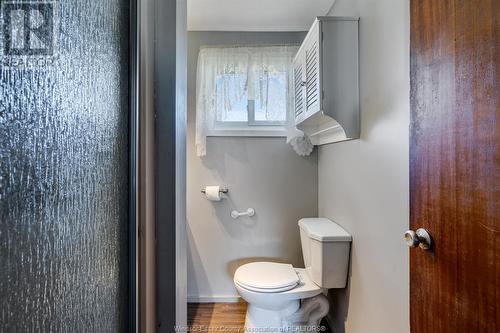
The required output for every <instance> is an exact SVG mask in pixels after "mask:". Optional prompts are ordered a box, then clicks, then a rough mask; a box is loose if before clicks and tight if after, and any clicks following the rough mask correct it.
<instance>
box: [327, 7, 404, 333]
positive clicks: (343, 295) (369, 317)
mask: <svg viewBox="0 0 500 333" xmlns="http://www.w3.org/2000/svg"><path fill="white" fill-rule="evenodd" d="M330 15H334V16H360V33H359V35H360V85H361V139H360V140H354V141H350V142H344V143H337V144H331V145H325V146H322V147H320V149H319V157H318V159H319V162H318V163H319V214H320V216H325V217H328V218H330V219H332V220H335V221H337V222H338V223H340V224H341V225H343V226H344V227H345V228H346V229H347V230H348V231H349V232H350V233H351V234H352V235H353V238H354V241H353V245H352V262H351V270H352V272H351V277H350V281H349V289H347V290H331V291H330V294H331V296H332V297H331V299H332V307H331V313H330V319H331V321H332V322H333V323H334V324H335V325H334V326H335V327H334V332H344V331H345V332H349V333H365V332H375V333H382V332H384V333H404V332H409V308H408V302H409V300H408V293H409V290H408V249H407V248H406V245H405V244H404V242H403V240H402V235H403V233H404V231H405V230H406V228H408V216H409V208H408V206H409V204H408V193H409V188H408V187H409V185H408V179H409V175H408V170H409V166H408V135H409V132H408V126H409V90H410V80H409V72H410V66H409V54H410V53H409V42H410V34H409V1H400V0H378V1H373V0H356V1H352V0H337V3H336V4H335V6H334V7H333V10H332V12H331V13H330ZM344 321H345V324H344Z"/></svg>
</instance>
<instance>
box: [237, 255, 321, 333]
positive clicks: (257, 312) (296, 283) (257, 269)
mask: <svg viewBox="0 0 500 333" xmlns="http://www.w3.org/2000/svg"><path fill="white" fill-rule="evenodd" d="M287 270H288V272H286V271H287ZM255 277H261V278H266V279H259V280H258V281H256V280H255ZM234 284H235V286H236V290H237V291H238V293H239V294H240V295H241V297H242V298H243V299H244V300H245V301H246V302H247V303H248V309H247V314H246V319H245V328H246V329H247V330H248V331H251V330H250V329H254V328H266V329H269V330H270V332H273V331H272V329H275V330H276V331H278V330H279V329H283V328H284V326H286V323H287V322H290V323H292V322H293V323H294V325H305V324H307V321H308V319H309V318H297V316H295V317H294V316H293V315H294V314H296V313H297V311H298V310H299V308H300V301H301V300H303V299H307V298H311V297H314V296H316V295H320V294H322V292H324V291H325V290H326V289H323V288H321V287H319V286H318V285H316V284H315V283H314V282H313V281H312V280H311V278H310V277H309V275H308V274H307V273H306V270H305V269H304V268H293V267H292V265H288V264H278V263H271V262H256V263H250V264H246V265H243V266H241V267H239V268H238V270H236V273H235V274H234ZM327 311H328V303H326V312H327ZM326 312H325V314H326ZM316 325H319V323H317V324H316Z"/></svg>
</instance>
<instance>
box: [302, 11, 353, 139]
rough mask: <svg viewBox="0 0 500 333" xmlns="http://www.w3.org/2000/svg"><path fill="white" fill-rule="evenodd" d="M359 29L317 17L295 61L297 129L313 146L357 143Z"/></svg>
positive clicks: (345, 22) (348, 22)
mask: <svg viewBox="0 0 500 333" xmlns="http://www.w3.org/2000/svg"><path fill="white" fill-rule="evenodd" d="M358 23H359V19H358V18H351V17H318V18H317V19H316V20H315V21H314V23H313V25H312V27H311V29H310V30H309V32H308V34H307V36H306V38H305V39H304V41H303V43H302V45H301V47H300V49H299V51H298V52H297V55H296V56H295V58H294V64H293V65H294V67H293V68H294V73H293V74H294V96H295V97H294V110H295V125H296V127H297V128H298V129H300V130H302V131H304V133H306V134H307V135H308V136H309V137H310V138H311V141H312V143H313V144H315V145H321V144H326V143H332V142H339V141H345V140H352V139H357V138H359V135H360V133H359V132H360V119H359V60H358V52H359V51H358Z"/></svg>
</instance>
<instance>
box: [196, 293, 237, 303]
mask: <svg viewBox="0 0 500 333" xmlns="http://www.w3.org/2000/svg"><path fill="white" fill-rule="evenodd" d="M187 301H188V303H238V302H240V301H241V297H240V296H239V295H214V296H194V295H191V296H190V295H188V297H187Z"/></svg>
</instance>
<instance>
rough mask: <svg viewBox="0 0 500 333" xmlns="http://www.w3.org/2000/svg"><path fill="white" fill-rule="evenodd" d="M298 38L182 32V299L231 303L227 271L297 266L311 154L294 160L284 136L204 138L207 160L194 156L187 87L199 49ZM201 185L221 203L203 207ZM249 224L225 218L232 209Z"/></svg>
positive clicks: (311, 191) (312, 181) (312, 195)
mask: <svg viewBox="0 0 500 333" xmlns="http://www.w3.org/2000/svg"><path fill="white" fill-rule="evenodd" d="M304 36H305V34H304V33H268V32H267V33H266V32H264V33H242V32H237V33H233V32H190V33H189V34H188V142H187V152H188V155H187V167H188V168H187V207H188V209H187V212H188V213H187V217H188V243H189V244H188V299H189V300H191V301H199V300H201V301H225V300H233V299H234V298H235V297H237V292H236V290H235V289H234V287H233V281H232V277H233V273H234V270H235V269H236V268H237V267H238V266H239V265H241V264H242V263H244V262H246V261H251V260H256V259H257V258H265V260H277V261H286V262H289V263H291V264H293V265H302V253H301V248H300V240H299V231H298V227H297V221H298V219H300V218H302V217H306V216H317V200H318V178H317V175H318V169H317V154H316V152H315V153H313V155H312V156H309V157H305V158H304V157H300V156H298V155H297V154H295V152H294V151H293V150H292V148H291V147H290V146H288V145H287V144H286V143H285V138H256V137H253V138H252V137H225V138H222V137H211V138H208V142H207V156H206V157H204V158H199V157H197V156H196V155H195V149H194V129H195V100H196V98H195V89H196V88H195V86H196V63H197V58H198V51H199V48H200V46H202V45H223V44H233V45H234V44H265V43H269V44H273V43H274V44H276V43H294V42H297V43H300V42H301V41H302V39H303V37H304ZM206 185H228V187H229V197H228V198H227V199H224V200H223V201H221V202H210V201H207V200H206V199H205V198H204V196H203V195H202V194H201V193H200V189H201V188H202V187H204V186H206ZM249 207H252V208H254V209H255V210H256V215H255V217H253V218H251V219H250V218H241V219H238V220H233V219H232V218H231V217H230V215H229V214H230V212H231V210H232V209H237V210H240V211H243V210H246V209H247V208H249Z"/></svg>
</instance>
